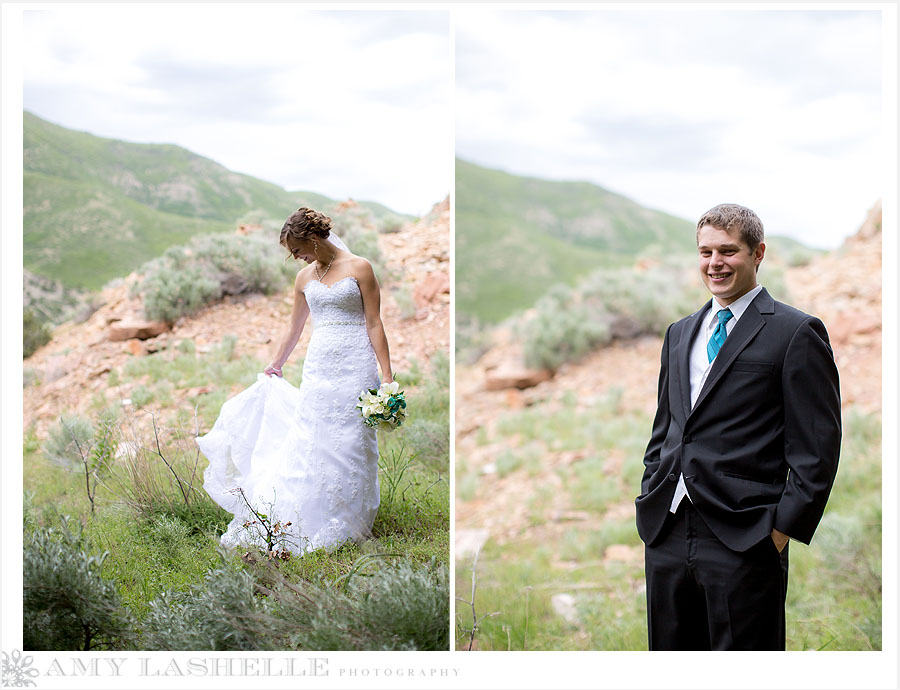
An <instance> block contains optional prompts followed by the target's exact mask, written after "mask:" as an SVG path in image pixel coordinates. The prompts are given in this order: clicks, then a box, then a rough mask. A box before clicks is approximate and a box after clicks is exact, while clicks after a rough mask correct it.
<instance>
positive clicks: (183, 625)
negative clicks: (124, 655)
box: [142, 561, 287, 651]
mask: <svg viewBox="0 0 900 690" xmlns="http://www.w3.org/2000/svg"><path fill="white" fill-rule="evenodd" d="M143 627H144V638H143V641H142V642H143V649H147V650H150V651H155V650H172V651H174V650H210V651H229V650H275V649H283V648H284V647H283V644H284V638H285V634H286V627H287V622H286V621H282V620H280V619H278V618H277V617H275V616H274V615H273V613H272V606H271V604H270V602H269V601H268V600H267V599H265V598H263V597H260V596H258V595H257V594H256V582H255V580H254V578H253V576H252V575H251V574H249V573H247V572H243V571H240V570H237V569H236V568H235V567H233V566H230V565H228V564H227V563H226V562H224V561H223V563H222V565H220V566H219V567H218V568H216V569H215V570H210V571H209V572H208V573H207V575H206V577H205V578H204V579H203V582H202V583H200V584H198V585H195V586H194V587H192V588H191V589H190V590H189V591H187V592H172V591H167V592H165V593H163V594H162V595H161V596H160V597H158V598H156V599H154V600H153V601H152V602H150V608H149V611H148V613H147V617H146V619H145V620H144V626H143Z"/></svg>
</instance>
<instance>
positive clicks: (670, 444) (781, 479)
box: [635, 204, 841, 650]
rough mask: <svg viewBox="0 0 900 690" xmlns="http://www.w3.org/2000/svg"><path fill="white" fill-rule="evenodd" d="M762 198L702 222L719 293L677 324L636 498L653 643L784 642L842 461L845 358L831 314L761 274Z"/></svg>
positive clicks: (710, 279) (758, 645)
mask: <svg viewBox="0 0 900 690" xmlns="http://www.w3.org/2000/svg"><path fill="white" fill-rule="evenodd" d="M763 240H764V235H763V226H762V223H761V222H760V220H759V218H758V217H757V216H756V214H755V213H753V211H751V210H750V209H748V208H744V207H743V206H738V205H737V204H721V205H719V206H716V207H715V208H713V209H710V210H709V211H707V212H706V213H705V214H704V215H703V217H702V218H701V219H700V221H699V222H698V223H697V248H698V252H699V260H700V275H701V277H702V279H703V282H704V284H705V285H706V287H707V289H708V290H709V292H710V293H711V294H712V300H710V302H708V303H707V304H705V305H704V306H703V308H702V309H700V311H698V312H696V313H694V314H692V315H691V316H688V317H686V318H684V319H682V320H680V321H678V322H676V323H674V324H672V325H671V326H669V328H668V330H667V331H666V337H665V340H664V342H663V346H662V361H661V364H660V373H659V399H658V408H657V411H656V417H655V419H654V421H653V429H652V433H651V436H650V442H649V443H648V445H647V450H646V453H645V455H644V465H645V469H644V475H643V479H642V480H641V495H640V496H638V497H637V499H636V501H635V505H636V512H637V528H638V532H639V534H640V536H641V539H643V541H644V543H645V571H646V578H647V617H648V633H649V642H650V649H651V650H659V649H669V650H671V649H699V650H702V649H743V650H783V649H784V647H785V625H784V602H785V595H786V592H787V573H788V548H787V544H788V540H789V539H796V540H797V541H801V542H803V543H804V544H809V542H810V540H811V539H812V536H813V532H815V529H816V526H817V525H818V524H819V520H820V519H821V517H822V513H823V511H824V509H825V503H826V501H827V500H828V494H829V493H830V491H831V487H832V484H833V483H834V478H835V473H836V472H837V464H838V454H839V450H840V442H841V404H840V393H839V386H838V372H837V368H836V367H835V364H834V357H833V354H832V351H831V346H830V345H829V342H828V334H827V333H826V332H825V327H824V325H823V324H822V322H821V321H820V320H819V319H817V318H815V317H812V316H809V315H808V314H804V313H803V312H801V311H798V310H797V309H794V308H792V307H789V306H787V305H786V304H782V303H781V302H776V301H775V300H773V299H772V297H770V296H769V293H768V292H766V290H765V288H763V287H762V286H761V285H757V283H756V272H757V270H758V269H759V265H760V263H761V262H762V260H763V256H764V255H765V250H766V245H765V243H764V241H763Z"/></svg>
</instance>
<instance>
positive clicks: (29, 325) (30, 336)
mask: <svg viewBox="0 0 900 690" xmlns="http://www.w3.org/2000/svg"><path fill="white" fill-rule="evenodd" d="M52 337H53V329H52V328H51V327H50V325H49V324H48V323H47V322H46V321H42V320H41V318H40V317H39V316H38V315H37V314H36V313H35V312H33V311H32V310H31V309H28V308H25V309H24V310H23V311H22V357H23V358H26V357H31V355H33V354H34V353H35V351H36V350H37V349H38V348H39V347H43V346H44V345H46V344H47V343H49V342H50V340H51V338H52Z"/></svg>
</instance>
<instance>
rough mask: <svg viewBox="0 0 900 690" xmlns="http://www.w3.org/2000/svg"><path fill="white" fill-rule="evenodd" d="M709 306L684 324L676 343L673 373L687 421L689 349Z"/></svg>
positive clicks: (689, 406)
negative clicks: (675, 364)
mask: <svg viewBox="0 0 900 690" xmlns="http://www.w3.org/2000/svg"><path fill="white" fill-rule="evenodd" d="M711 306H712V302H707V303H706V305H705V306H704V307H703V308H702V309H700V311H697V312H694V314H693V315H692V316H691V317H690V319H689V320H688V322H687V323H686V324H685V326H684V329H683V330H682V331H681V338H680V339H679V341H678V345H677V350H676V352H675V361H676V362H678V366H677V367H675V371H676V372H678V373H677V376H678V380H677V381H676V385H677V386H678V390H679V393H680V395H681V404H682V405H683V407H684V418H685V419H687V418H688V416H689V415H690V413H691V347H692V346H693V343H694V339H695V338H696V337H697V331H698V330H699V329H700V324H702V323H703V319H705V318H706V317H707V316H708V315H709V310H710V307H711ZM726 341H727V338H726Z"/></svg>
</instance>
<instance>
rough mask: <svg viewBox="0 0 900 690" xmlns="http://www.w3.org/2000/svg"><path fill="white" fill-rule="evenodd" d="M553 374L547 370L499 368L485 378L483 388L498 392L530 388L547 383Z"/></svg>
mask: <svg viewBox="0 0 900 690" xmlns="http://www.w3.org/2000/svg"><path fill="white" fill-rule="evenodd" d="M551 378H553V374H552V373H551V372H550V371H549V370H547V369H528V368H526V367H515V366H512V365H505V366H500V367H498V368H497V369H494V370H493V371H490V372H488V373H487V375H486V376H485V388H486V389H487V390H489V391H499V390H504V389H505V388H531V387H532V386H536V385H538V384H539V383H541V382H543V381H549V380H550V379H551Z"/></svg>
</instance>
